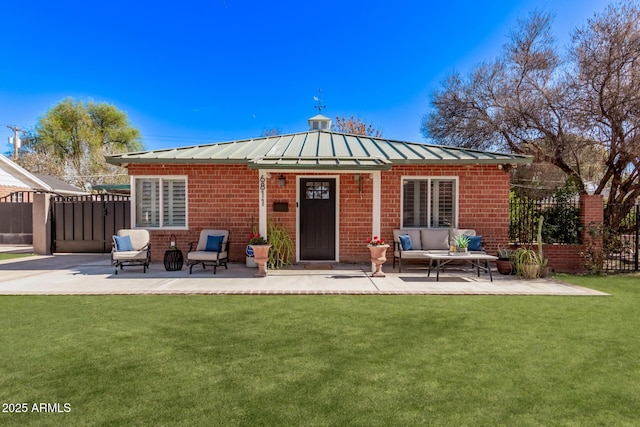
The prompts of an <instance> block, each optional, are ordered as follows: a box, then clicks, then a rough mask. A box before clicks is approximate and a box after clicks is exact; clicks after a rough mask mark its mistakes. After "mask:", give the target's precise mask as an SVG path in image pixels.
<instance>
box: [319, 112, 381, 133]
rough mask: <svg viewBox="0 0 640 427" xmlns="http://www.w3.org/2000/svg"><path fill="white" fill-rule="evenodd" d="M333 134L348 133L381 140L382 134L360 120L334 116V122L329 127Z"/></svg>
mask: <svg viewBox="0 0 640 427" xmlns="http://www.w3.org/2000/svg"><path fill="white" fill-rule="evenodd" d="M331 130H332V131H334V132H343V133H350V134H353V135H365V136H371V137H373V138H382V132H381V131H380V130H378V129H376V128H374V127H373V125H372V124H366V123H364V122H363V121H362V120H360V118H357V119H356V118H354V117H353V116H351V117H350V118H346V117H340V116H336V121H335V123H333V124H332V125H331Z"/></svg>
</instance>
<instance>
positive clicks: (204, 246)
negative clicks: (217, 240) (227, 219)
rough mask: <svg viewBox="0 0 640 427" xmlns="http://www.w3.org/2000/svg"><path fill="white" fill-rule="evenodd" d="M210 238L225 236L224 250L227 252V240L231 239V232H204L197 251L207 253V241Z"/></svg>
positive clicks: (201, 233) (223, 241) (201, 234)
mask: <svg viewBox="0 0 640 427" xmlns="http://www.w3.org/2000/svg"><path fill="white" fill-rule="evenodd" d="M209 236H223V239H222V250H223V251H224V250H226V247H225V246H226V245H225V243H227V239H229V230H202V231H201V232H200V239H199V240H198V246H196V251H205V250H206V249H207V239H208V238H209Z"/></svg>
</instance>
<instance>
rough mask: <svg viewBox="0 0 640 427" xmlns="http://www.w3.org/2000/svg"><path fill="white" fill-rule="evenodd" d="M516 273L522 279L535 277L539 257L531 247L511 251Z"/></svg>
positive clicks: (537, 271)
mask: <svg viewBox="0 0 640 427" xmlns="http://www.w3.org/2000/svg"><path fill="white" fill-rule="evenodd" d="M513 262H514V265H515V268H516V274H517V275H518V276H519V277H522V278H523V279H535V278H536V277H538V274H539V272H540V257H539V256H538V254H537V253H536V251H534V250H533V249H528V248H518V249H516V250H515V251H514V252H513Z"/></svg>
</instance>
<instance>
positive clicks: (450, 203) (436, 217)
mask: <svg viewBox="0 0 640 427" xmlns="http://www.w3.org/2000/svg"><path fill="white" fill-rule="evenodd" d="M400 205H401V218H402V224H401V227H402V228H411V227H416V228H424V227H434V228H435V227H457V223H458V179H457V177H410V176H406V177H402V192H401V198H400Z"/></svg>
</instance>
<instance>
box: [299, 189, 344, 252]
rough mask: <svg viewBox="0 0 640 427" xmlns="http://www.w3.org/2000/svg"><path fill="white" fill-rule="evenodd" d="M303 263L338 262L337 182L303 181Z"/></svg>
mask: <svg viewBox="0 0 640 427" xmlns="http://www.w3.org/2000/svg"><path fill="white" fill-rule="evenodd" d="M300 188H301V190H300V259H301V260H303V261H304V260H331V261H333V260H335V258H336V180H335V179H334V178H303V179H300Z"/></svg>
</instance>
